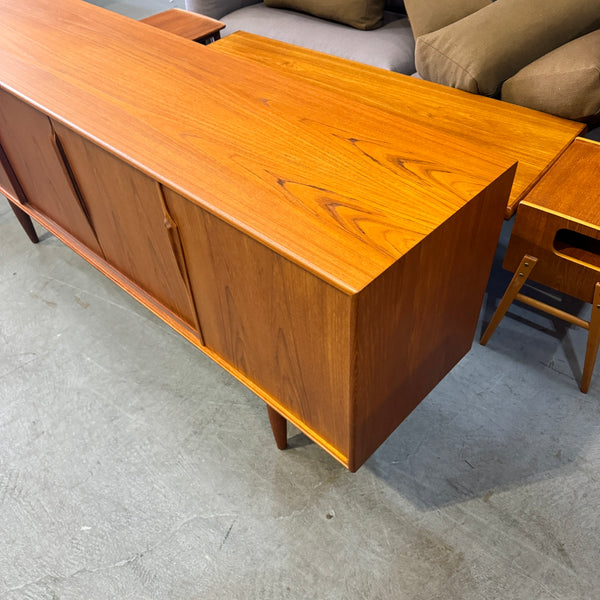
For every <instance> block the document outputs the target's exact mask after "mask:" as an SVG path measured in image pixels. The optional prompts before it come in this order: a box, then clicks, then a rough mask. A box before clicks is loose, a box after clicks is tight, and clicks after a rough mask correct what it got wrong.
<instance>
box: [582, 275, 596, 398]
mask: <svg viewBox="0 0 600 600" xmlns="http://www.w3.org/2000/svg"><path fill="white" fill-rule="evenodd" d="M598 346H600V282H598V283H596V286H595V289H594V301H593V302H592V317H591V319H590V329H589V332H588V339H587V347H586V350H585V363H584V366H583V376H582V378H581V388H580V389H581V391H582V392H583V393H584V394H586V393H587V391H588V389H589V387H590V382H591V381H592V372H593V371H594V365H595V363H596V355H597V354H598Z"/></svg>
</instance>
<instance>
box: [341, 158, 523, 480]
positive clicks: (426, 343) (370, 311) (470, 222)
mask: <svg viewBox="0 0 600 600" xmlns="http://www.w3.org/2000/svg"><path fill="white" fill-rule="evenodd" d="M513 175H514V169H513V171H512V172H508V173H506V174H505V175H504V176H503V177H501V178H500V179H498V180H497V181H495V182H494V183H493V184H491V185H490V186H489V188H488V189H486V190H485V191H484V192H482V193H481V194H479V195H478V196H477V197H476V198H474V199H473V201H472V202H470V203H469V205H468V206H466V207H465V208H463V209H462V210H461V211H459V212H457V213H456V215H455V216H454V218H452V219H450V220H448V221H447V222H446V223H444V225H443V226H442V227H440V228H439V229H437V230H436V231H435V232H433V233H432V234H430V235H429V236H428V237H427V239H425V240H424V241H423V243H422V244H420V245H419V246H418V248H415V249H414V250H412V251H411V252H410V253H408V254H407V255H406V256H404V257H403V258H402V259H400V260H399V261H398V262H397V263H396V264H395V265H394V266H393V267H392V268H391V269H389V270H388V271H387V272H386V273H385V274H384V275H383V276H381V277H380V278H378V279H377V280H375V281H374V282H373V283H372V284H371V285H370V286H369V287H368V288H367V289H365V290H364V291H363V292H361V293H360V294H358V295H357V297H356V305H357V306H356V314H357V324H356V334H355V337H356V352H357V354H356V356H355V360H354V365H353V369H352V370H353V373H355V380H354V385H353V394H352V396H353V413H354V416H353V421H354V425H353V428H352V430H353V433H354V438H353V444H352V448H353V453H352V454H351V456H350V469H351V470H354V469H355V468H358V467H359V466H360V465H361V464H363V462H364V461H365V460H366V459H367V458H368V457H369V456H370V455H371V454H372V453H373V452H374V451H375V449H376V448H377V447H378V446H379V445H380V444H381V443H382V441H383V440H385V439H386V438H387V437H388V435H390V434H391V433H392V432H393V431H394V429H396V427H397V426H398V425H399V424H400V423H401V422H402V421H403V420H404V419H405V418H406V417H407V416H408V415H409V414H410V412H411V411H412V410H413V409H414V408H415V407H416V406H417V405H418V403H419V402H420V401H421V400H422V399H423V398H425V396H426V395H427V394H428V393H429V392H430V391H431V390H432V389H433V388H434V387H435V386H436V385H437V384H438V383H439V381H440V380H441V379H442V378H443V377H444V376H445V375H446V374H447V373H448V372H449V371H450V369H451V368H452V367H453V366H454V365H455V364H456V363H457V362H458V361H459V360H460V359H461V358H462V357H463V356H464V355H465V354H466V353H467V351H468V350H469V349H470V348H471V345H472V341H473V336H474V334H475V328H476V326H477V320H478V316H479V309H480V307H481V303H482V301H483V294H484V291H485V288H486V284H487V279H488V277H489V273H490V269H491V264H492V259H493V256H494V251H495V248H496V244H497V240H498V236H499V234H500V228H501V224H502V215H503V212H504V207H505V202H506V198H507V196H508V193H509V191H510V187H511V185H512V181H513Z"/></svg>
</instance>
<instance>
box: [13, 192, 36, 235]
mask: <svg viewBox="0 0 600 600" xmlns="http://www.w3.org/2000/svg"><path fill="white" fill-rule="evenodd" d="M8 203H9V204H10V207H11V208H12V209H13V212H14V213H15V216H16V217H17V219H18V220H19V223H21V227H22V228H23V229H24V230H25V233H26V234H27V236H28V237H29V239H30V240H31V241H32V242H33V243H34V244H37V243H38V242H39V241H40V239H39V238H38V236H37V233H36V232H35V228H34V227H33V221H32V220H31V217H30V216H29V215H28V214H27V213H26V212H25V211H24V210H21V209H20V208H19V207H18V206H17V205H16V204H13V203H12V202H11V201H10V200H9V201H8Z"/></svg>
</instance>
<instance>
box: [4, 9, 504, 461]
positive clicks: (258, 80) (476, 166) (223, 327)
mask: <svg viewBox="0 0 600 600" xmlns="http://www.w3.org/2000/svg"><path fill="white" fill-rule="evenodd" d="M0 14H2V21H1V22H0V33H1V35H0V87H2V89H3V91H2V92H1V94H0V115H2V116H1V117H0V118H1V119H2V121H1V122H0V144H1V145H2V148H3V150H4V151H5V153H6V157H8V163H9V166H11V168H13V167H14V172H15V174H16V176H17V177H18V180H19V182H20V184H22V187H23V190H24V192H23V195H24V197H23V198H22V199H21V198H19V197H17V196H18V194H17V190H16V189H15V186H14V185H12V187H10V186H7V187H8V188H9V189H4V188H3V191H4V192H5V193H6V194H7V196H8V197H9V200H10V201H11V202H13V204H15V205H17V204H18V207H19V208H20V210H22V211H24V212H25V213H26V214H27V215H30V216H32V217H33V218H34V219H36V220H37V221H39V222H40V223H41V224H42V225H43V226H44V227H47V228H48V229H49V230H50V231H51V232H53V233H54V234H55V235H57V236H58V237H59V238H60V239H61V240H63V241H64V242H65V243H67V244H68V245H69V246H70V247H71V248H73V249H74V250H76V251H77V252H79V253H80V254H81V255H82V256H83V257H84V258H86V260H88V261H89V262H90V263H91V264H92V265H94V266H95V267H97V268H98V269H100V270H101V271H102V272H103V273H105V274H106V275H107V276H108V277H110V278H111V279H112V280H113V281H115V282H116V283H117V284H118V285H120V286H121V287H123V288H124V289H126V290H127V291H128V292H129V293H131V294H132V295H133V296H134V297H135V298H137V299H138V300H139V301H140V302H142V303H144V305H146V306H147V307H148V308H150V309H151V310H153V311H154V312H155V313H156V314H157V315H159V316H160V317H161V318H163V319H164V320H165V321H166V322H167V323H169V324H170V325H171V326H172V327H174V328H175V329H176V330H177V331H179V332H180V333H181V334H182V335H184V336H186V338H187V339H189V340H190V341H191V342H192V343H194V344H195V345H196V346H198V347H199V348H200V349H202V350H203V351H204V352H206V353H207V354H208V355H209V356H210V357H212V358H213V359H214V360H215V361H217V362H218V363H219V364H220V365H222V366H223V367H224V368H226V369H227V370H228V371H229V372H231V373H232V374H233V375H235V376H236V377H237V378H239V379H240V380H241V381H242V382H244V383H245V384H246V385H247V386H248V387H249V388H250V389H252V390H254V391H255V392H256V393H257V394H258V395H259V396H260V397H261V398H262V399H263V400H265V402H267V403H268V405H269V406H270V407H272V408H273V409H274V410H275V411H276V412H277V413H278V414H279V415H282V416H283V417H285V418H286V419H288V420H290V421H292V422H293V423H295V424H296V425H297V426H298V427H299V428H300V429H301V430H302V431H304V432H305V433H306V434H307V435H309V436H310V437H311V438H312V439H313V440H315V441H316V442H318V443H319V444H320V445H321V446H322V447H323V448H325V449H326V450H327V451H328V452H330V453H331V454H332V455H333V456H334V457H335V458H337V459H338V460H339V461H340V462H342V463H343V464H344V465H345V466H346V467H348V468H349V469H351V470H355V469H357V468H358V467H359V466H360V465H361V464H363V463H364V461H365V460H366V459H367V458H368V457H369V456H370V454H372V452H373V451H374V450H375V449H376V448H377V447H378V446H379V445H380V444H381V443H382V442H383V441H384V440H385V438H386V437H387V436H388V435H389V434H390V433H391V432H392V431H393V430H394V428H395V427H396V426H397V425H398V424H399V423H400V422H401V421H402V420H403V419H404V418H405V417H406V415H408V414H409V413H410V411H411V410H412V409H413V408H414V407H415V406H416V405H417V404H418V403H419V402H420V401H421V400H422V399H423V398H424V397H425V395H426V394H427V393H428V392H429V391H430V390H431V389H432V388H433V387H434V386H435V385H436V384H437V383H438V382H439V380H440V379H441V378H442V377H443V376H444V375H445V374H446V373H447V372H448V371H449V370H450V369H451V368H452V367H453V366H454V365H455V364H456V362H457V361H458V360H459V359H460V357H461V356H463V355H464V354H465V353H466V352H467V351H468V349H469V348H470V346H471V342H472V339H473V335H474V332H475V327H476V323H477V318H478V314H479V307H480V305H481V301H482V298H483V294H484V291H485V285H486V281H487V277H488V275H489V270H490V267H491V263H492V259H493V256H494V251H495V247H496V242H497V239H498V235H499V232H500V228H501V225H502V217H503V214H504V209H505V207H506V202H507V199H508V197H509V193H510V189H511V185H512V182H513V177H514V172H515V165H514V160H513V158H512V157H510V158H507V157H506V155H504V154H502V153H501V152H500V153H499V154H495V153H494V152H493V151H491V150H489V149H488V148H487V147H486V146H482V144H481V142H480V141H478V140H476V139H475V140H473V139H467V138H466V137H464V136H458V135H455V134H454V133H449V132H444V131H440V130H439V129H438V127H437V126H432V125H430V124H428V123H426V122H425V121H424V120H422V119H421V120H420V119H419V118H416V117H415V118H413V117H412V116H411V115H410V114H400V112H393V111H389V110H387V109H384V108H383V107H381V106H376V105H375V104H373V102H372V101H371V100H369V98H366V99H364V100H363V99H361V97H360V95H357V94H355V93H354V92H352V91H351V90H350V91H348V90H346V89H345V88H344V86H340V89H339V90H335V89H331V90H326V89H324V88H323V87H322V86H321V85H315V84H313V83H307V82H306V81H304V80H302V79H298V78H295V77H291V76H289V75H287V74H285V73H282V72H280V71H278V70H274V69H271V68H269V67H266V66H264V65H261V64H258V63H254V62H252V61H247V60H241V59H239V58H236V57H230V56H226V55H225V54H220V53H218V52H211V51H210V50H209V49H208V48H205V47H203V46H201V45H198V44H195V43H193V42H190V41H188V40H185V39H180V38H177V37H174V36H173V35H171V34H168V33H165V32H163V31H161V30H159V29H158V28H152V27H148V26H147V25H144V24H143V23H139V22H136V21H133V20H131V19H127V18H126V17H122V16H120V15H117V14H114V13H111V12H109V11H106V10H104V9H101V8H99V7H96V6H94V5H91V4H88V3H86V2H82V1H80V0H58V1H56V0H55V1H52V2H51V1H49V0H31V1H30V2H28V3H27V5H26V6H23V5H22V4H21V2H18V1H17V0H0ZM330 77H331V78H332V79H335V78H336V77H337V74H336V73H334V72H332V73H330ZM357 85H362V84H357ZM378 85H379V83H377V84H376V85H375V84H373V86H372V87H373V88H377V87H378ZM381 85H384V84H383V82H382V83H381ZM432 89H433V90H435V89H437V88H432ZM382 93H383V92H381V91H376V90H375V92H374V94H375V96H378V95H379V96H380V95H381V94H382ZM442 97H443V94H442ZM494 107H495V105H494ZM481 110H482V111H483V109H481ZM483 112H484V111H483ZM492 112H493V111H492ZM15 116H19V117H18V118H16V117H15ZM489 118H491V117H489ZM2 182H4V183H5V184H6V183H7V182H8V183H9V184H10V179H9V177H8V172H6V174H5V176H3V177H2V178H1V179H0V184H2ZM271 416H272V417H273V418H272V423H274V425H275V426H274V430H275V433H276V436H277V441H278V445H280V446H283V441H284V440H283V436H284V431H285V430H284V427H283V426H282V425H283V424H282V422H281V420H278V419H277V418H276V417H275V416H274V415H273V413H272V412H271Z"/></svg>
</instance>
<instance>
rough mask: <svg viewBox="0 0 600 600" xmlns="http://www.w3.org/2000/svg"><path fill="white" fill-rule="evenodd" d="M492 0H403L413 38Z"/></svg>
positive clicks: (477, 8)
mask: <svg viewBox="0 0 600 600" xmlns="http://www.w3.org/2000/svg"><path fill="white" fill-rule="evenodd" d="M491 3H492V0H405V2H404V4H405V6H406V14H407V15H408V19H409V21H410V26H411V28H412V31H413V35H414V36H415V39H417V38H418V37H419V36H420V35H423V34H425V33H430V32H431V31H437V30H438V29H441V28H442V27H446V25H450V23H454V22H455V21H458V20H459V19H462V18H463V17H466V16H467V15H470V14H472V13H474V12H475V11H477V10H479V9H480V8H483V7H484V6H487V5H488V4H491Z"/></svg>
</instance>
